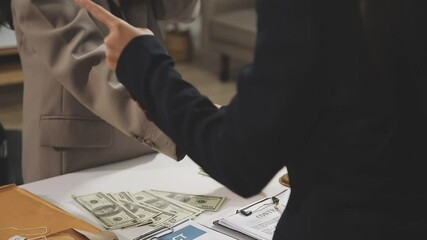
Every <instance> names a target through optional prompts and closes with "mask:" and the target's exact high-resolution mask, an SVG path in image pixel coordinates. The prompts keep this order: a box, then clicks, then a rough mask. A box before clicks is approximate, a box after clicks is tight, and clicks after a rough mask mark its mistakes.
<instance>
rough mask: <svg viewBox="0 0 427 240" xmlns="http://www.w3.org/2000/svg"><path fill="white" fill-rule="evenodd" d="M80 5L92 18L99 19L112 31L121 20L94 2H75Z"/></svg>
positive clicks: (88, 0)
mask: <svg viewBox="0 0 427 240" xmlns="http://www.w3.org/2000/svg"><path fill="white" fill-rule="evenodd" d="M75 1H76V3H77V4H78V5H80V6H81V7H83V8H85V9H86V10H87V11H88V12H89V13H90V14H92V16H94V17H95V18H96V19H98V20H99V21H100V22H101V23H103V24H105V25H106V26H107V27H108V28H109V29H110V30H111V28H113V26H114V25H115V23H116V22H117V21H119V18H117V17H115V16H114V15H113V14H111V13H110V12H108V11H107V10H105V9H104V8H103V7H101V6H99V5H98V4H96V3H94V2H92V0H75Z"/></svg>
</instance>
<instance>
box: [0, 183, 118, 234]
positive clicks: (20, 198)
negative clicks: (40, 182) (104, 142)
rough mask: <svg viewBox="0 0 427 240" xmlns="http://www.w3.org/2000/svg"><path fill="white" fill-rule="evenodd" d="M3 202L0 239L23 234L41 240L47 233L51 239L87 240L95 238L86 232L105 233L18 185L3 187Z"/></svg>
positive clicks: (0, 188)
mask: <svg viewBox="0 0 427 240" xmlns="http://www.w3.org/2000/svg"><path fill="white" fill-rule="evenodd" d="M0 202H1V204H0V216H1V218H0V239H11V237H13V236H21V235H23V237H24V236H27V237H28V238H31V237H30V236H32V237H37V236H40V239H44V238H43V236H44V237H45V238H46V239H49V240H51V239H52V240H53V239H55V240H56V239H58V240H60V239H75V240H87V239H91V238H89V237H87V236H86V235H85V233H87V234H92V235H99V234H101V235H102V234H103V232H101V230H100V229H98V228H96V227H95V226H92V225H91V224H89V223H87V222H85V221H83V220H81V219H79V218H77V217H75V216H73V215H71V214H69V213H67V212H65V211H64V210H62V209H60V208H59V207H57V206H55V205H53V204H51V203H49V202H47V201H45V200H43V199H42V198H40V197H38V196H36V195H34V194H32V193H30V192H28V191H27V190H25V189H22V188H19V187H17V186H16V185H15V184H10V185H5V186H2V187H0ZM37 233H39V234H37ZM65 236H66V237H65ZM114 238H115V236H112V237H110V238H104V239H114ZM17 239H19V238H17Z"/></svg>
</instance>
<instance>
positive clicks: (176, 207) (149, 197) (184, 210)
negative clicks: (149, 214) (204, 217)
mask: <svg viewBox="0 0 427 240" xmlns="http://www.w3.org/2000/svg"><path fill="white" fill-rule="evenodd" d="M133 197H134V198H135V199H136V200H137V201H138V202H139V203H141V202H142V203H145V204H148V205H150V206H153V207H155V208H159V209H161V210H163V211H165V212H168V213H172V214H174V215H175V217H174V218H172V219H169V220H168V221H166V222H165V223H164V225H174V224H175V223H176V222H179V221H181V220H184V219H192V218H194V217H196V216H198V215H200V214H201V213H202V212H203V211H202V210H200V209H198V208H195V207H192V206H189V205H187V206H185V205H183V204H178V203H176V202H175V201H173V202H172V201H169V200H167V199H166V198H162V197H159V196H156V195H154V194H152V193H149V192H148V191H140V192H137V193H133Z"/></svg>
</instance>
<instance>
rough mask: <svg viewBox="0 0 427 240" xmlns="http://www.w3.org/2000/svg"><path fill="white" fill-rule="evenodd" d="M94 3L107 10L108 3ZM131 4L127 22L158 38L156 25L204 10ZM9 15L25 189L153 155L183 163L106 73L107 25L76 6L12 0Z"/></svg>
mask: <svg viewBox="0 0 427 240" xmlns="http://www.w3.org/2000/svg"><path fill="white" fill-rule="evenodd" d="M95 1H96V2H97V3H99V4H100V5H102V6H103V7H105V8H107V9H108V8H109V6H108V4H107V1H106V0H95ZM127 2H128V5H126V6H123V7H122V9H123V13H124V15H125V17H126V20H127V21H128V22H130V23H131V24H133V25H135V26H140V27H146V26H148V27H149V28H150V29H152V30H153V31H154V32H155V33H156V34H160V33H159V27H158V25H157V21H156V20H159V19H170V20H174V19H177V20H183V19H192V18H194V17H195V15H196V14H197V12H198V9H199V4H200V3H199V2H198V0H155V1H153V0H128V1H127ZM12 11H13V20H14V26H15V31H16V36H17V41H18V48H19V53H20V57H21V61H22V67H23V70H24V104H23V111H24V113H23V114H24V116H23V154H22V156H23V159H22V165H23V177H24V182H26V183H28V182H31V181H35V180H39V179H44V178H48V177H52V176H56V175H60V174H64V173H68V172H73V171H77V170H81V169H85V168H89V167H94V166H98V165H102V164H106V163H110V162H115V161H120V160H125V159H129V158H133V157H136V156H139V155H142V154H146V153H149V152H152V151H153V149H154V150H158V151H160V152H162V153H164V154H166V155H168V156H170V157H172V158H175V159H179V158H182V157H183V156H177V153H176V148H175V144H174V143H173V142H172V141H171V140H170V139H169V138H168V137H167V136H166V135H164V134H163V133H162V132H161V131H160V130H159V129H158V128H157V127H156V126H155V125H154V124H153V123H152V122H151V121H149V120H148V119H147V118H146V116H145V114H144V112H143V110H142V109H141V108H140V107H139V105H138V104H137V103H136V102H134V101H133V100H132V99H131V98H130V97H129V94H128V92H127V91H126V90H125V88H124V87H123V86H122V85H121V84H119V83H118V81H117V79H116V75H115V73H113V72H111V71H109V70H108V69H107V67H106V65H105V63H104V45H103V44H102V43H103V38H104V36H105V35H106V34H107V30H106V28H105V27H104V26H103V25H102V24H100V23H99V22H94V20H93V19H92V18H91V17H90V16H89V15H88V13H87V12H86V11H85V10H82V9H81V8H79V7H78V6H77V5H76V4H75V3H74V1H73V0H12ZM113 126H114V127H113ZM128 136H131V137H132V138H131V137H128ZM135 140H137V141H135ZM141 142H142V143H144V144H141ZM144 145H146V146H144ZM147 146H148V147H147Z"/></svg>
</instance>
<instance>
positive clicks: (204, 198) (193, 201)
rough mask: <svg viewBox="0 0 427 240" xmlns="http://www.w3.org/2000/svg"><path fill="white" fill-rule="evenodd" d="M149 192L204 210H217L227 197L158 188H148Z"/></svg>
mask: <svg viewBox="0 0 427 240" xmlns="http://www.w3.org/2000/svg"><path fill="white" fill-rule="evenodd" d="M149 192H151V193H154V194H156V195H157V196H160V197H165V198H167V199H172V200H176V201H179V202H182V203H185V204H189V205H191V206H193V207H196V208H200V209H202V210H206V211H214V212H215V211H218V210H219V209H220V208H221V206H222V205H223V203H224V201H225V200H226V199H227V198H225V197H217V196H208V195H192V194H187V193H178V192H166V191H160V190H150V191H149Z"/></svg>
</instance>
